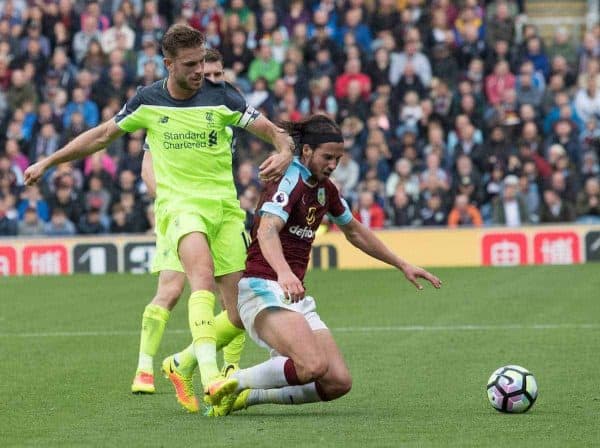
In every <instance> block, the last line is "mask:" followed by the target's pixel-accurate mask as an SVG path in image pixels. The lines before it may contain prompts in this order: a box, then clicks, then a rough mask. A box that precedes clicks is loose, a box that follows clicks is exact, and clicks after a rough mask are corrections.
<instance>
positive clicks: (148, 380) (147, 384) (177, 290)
mask: <svg viewBox="0 0 600 448" xmlns="http://www.w3.org/2000/svg"><path fill="white" fill-rule="evenodd" d="M184 285H185V275H184V274H183V273H181V272H177V271H161V272H160V274H159V277H158V287H157V291H156V294H155V296H154V298H153V299H152V301H151V302H150V303H149V304H148V305H147V306H146V308H145V310H144V314H143V316H142V331H141V334H140V351H139V357H138V366H137V369H136V374H135V377H134V379H133V383H132V385H131V391H132V392H133V393H146V394H148V393H154V391H155V387H154V366H153V361H154V356H155V355H156V353H157V351H158V348H159V346H160V342H161V340H162V336H163V333H164V330H165V327H166V324H167V321H168V319H169V314H170V310H171V309H173V307H174V306H175V304H176V303H177V300H178V299H179V296H180V295H181V293H182V291H183V287H184Z"/></svg>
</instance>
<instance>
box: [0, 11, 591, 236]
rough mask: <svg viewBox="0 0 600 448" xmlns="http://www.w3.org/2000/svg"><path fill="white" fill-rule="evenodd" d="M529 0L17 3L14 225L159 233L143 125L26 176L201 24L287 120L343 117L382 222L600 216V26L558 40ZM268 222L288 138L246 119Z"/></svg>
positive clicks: (8, 54)
mask: <svg viewBox="0 0 600 448" xmlns="http://www.w3.org/2000/svg"><path fill="white" fill-rule="evenodd" d="M522 3H523V2H518V1H512V0H494V1H478V0H458V1H451V0H429V1H428V0H345V1H340V0H322V1H318V0H312V1H311V0H291V1H283V0H195V1H194V0H171V1H161V0H150V1H144V0H91V1H90V0H85V1H82V0H0V128H1V132H0V235H4V236H5V235H17V234H18V235H28V236H29V235H71V234H101V233H134V232H136V233H137V232H152V228H153V225H154V212H153V207H152V201H151V198H149V197H148V195H147V192H146V188H145V185H144V184H143V182H142V180H141V177H140V172H141V163H142V158H143V154H144V134H143V133H141V132H137V133H134V134H130V135H127V136H125V137H123V138H122V139H119V140H118V141H116V142H114V143H113V144H111V145H110V147H109V148H107V150H106V151H102V152H99V153H96V154H94V155H93V156H90V157H89V158H87V159H86V160H84V161H81V162H74V163H68V164H63V165H61V166H59V167H57V168H56V169H54V170H51V171H50V172H49V173H48V174H47V176H46V177H45V178H44V179H43V182H41V183H40V184H39V185H37V186H31V187H24V186H23V171H24V170H25V168H26V167H27V166H28V165H29V164H30V163H32V162H35V161H36V160H39V159H40V158H42V157H45V156H47V155H48V154H51V153H52V152H54V151H56V150H57V149H58V148H59V147H61V146H62V145H63V144H65V143H66V142H68V141H69V140H71V139H72V138H73V137H75V136H76V135H78V134H80V133H81V132H83V131H85V130H86V129H89V128H90V127H93V126H95V125H97V124H98V123H99V122H101V121H103V120H107V119H110V118H111V117H113V116H114V115H115V114H116V113H117V112H118V110H119V109H120V108H121V107H122V105H123V104H124V103H125V101H126V100H127V99H128V98H129V97H131V96H132V95H133V93H134V92H135V89H136V87H137V86H139V85H149V84H151V83H153V82H154V81H156V80H158V79H160V78H162V77H164V76H165V74H166V73H165V69H164V67H163V63H162V56H161V53H160V40H161V37H162V35H163V33H164V32H165V30H166V28H167V27H168V26H169V25H170V24H172V23H175V22H185V23H188V24H189V25H191V26H193V27H195V28H197V29H199V30H201V31H202V32H203V33H204V34H205V36H206V41H207V46H209V47H212V48H216V49H218V50H220V52H221V53H222V55H223V58H224V65H225V68H226V78H227V79H228V80H229V81H230V82H232V83H233V84H234V85H236V86H237V87H238V88H239V89H240V90H241V91H242V92H243V93H244V95H245V96H246V98H247V100H248V102H249V104H251V105H252V106H254V107H255V108H257V109H259V110H261V111H262V112H263V113H264V114H265V115H267V116H268V117H269V118H270V119H271V120H273V121H275V122H277V121H280V120H292V121H294V120H300V119H302V118H303V117H305V116H307V115H309V114H314V113H325V114H328V115H330V116H331V117H334V118H335V120H336V121H337V122H338V123H339V125H340V126H341V129H342V132H343V135H344V145H345V147H346V150H347V151H346V153H345V155H344V157H343V158H342V160H341V162H340V165H339V167H338V169H337V170H336V172H335V173H334V176H333V180H334V182H335V183H336V185H337V186H338V187H339V189H340V191H341V192H342V194H343V196H344V197H345V198H346V200H347V201H348V203H349V204H350V206H351V208H352V210H353V213H354V215H355V216H356V218H357V219H359V220H360V221H362V222H363V223H364V224H365V225H367V226H369V227H371V228H374V229H378V228H387V227H392V226H451V227H455V226H480V225H507V226H519V225H525V224H530V223H549V222H576V221H577V222H588V223H598V222H600V184H599V182H600V174H599V173H600V168H599V164H598V156H599V155H600V128H599V127H598V123H597V121H598V119H599V118H600V26H594V27H593V28H592V29H590V30H587V31H586V32H585V33H584V34H583V35H582V36H574V35H572V34H571V33H570V31H569V30H568V29H567V28H563V27H557V28H556V31H555V34H554V36H553V39H552V41H544V40H543V39H542V38H541V36H540V35H539V32H538V30H537V29H536V27H535V26H532V25H530V24H527V23H526V22H523V20H521V19H522V17H523V13H524V12H526V11H524V10H523V7H524V5H523V4H522ZM235 137H236V138H235V142H236V143H235V145H234V148H233V150H234V173H235V178H236V186H237V189H238V193H239V196H240V203H241V205H242V207H243V208H244V209H246V210H247V212H248V216H249V217H251V215H252V213H253V210H254V207H255V205H256V200H257V198H258V194H259V191H260V183H259V181H258V177H257V167H258V165H259V164H260V163H261V162H262V161H263V160H264V159H265V158H266V157H268V155H269V152H270V150H271V148H269V147H268V146H267V145H265V144H264V143H262V142H261V141H260V140H258V139H256V138H254V137H251V136H250V135H249V134H247V133H245V132H243V131H242V132H238V131H236V132H235Z"/></svg>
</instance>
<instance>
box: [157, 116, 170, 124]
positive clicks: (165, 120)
mask: <svg viewBox="0 0 600 448" xmlns="http://www.w3.org/2000/svg"><path fill="white" fill-rule="evenodd" d="M168 121H169V117H167V116H166V115H163V116H162V117H160V118H159V119H158V122H159V123H166V122H168Z"/></svg>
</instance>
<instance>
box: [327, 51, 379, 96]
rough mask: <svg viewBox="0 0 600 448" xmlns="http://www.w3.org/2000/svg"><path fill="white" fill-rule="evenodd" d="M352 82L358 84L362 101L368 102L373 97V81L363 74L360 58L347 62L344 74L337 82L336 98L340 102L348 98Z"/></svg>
mask: <svg viewBox="0 0 600 448" xmlns="http://www.w3.org/2000/svg"><path fill="white" fill-rule="evenodd" d="M352 82H354V83H357V85H358V88H359V90H360V96H361V97H362V99H363V100H365V101H366V100H368V99H369V96H370V95H371V79H370V78H369V76H368V75H366V74H364V73H362V72H361V62H360V59H358V58H351V59H349V60H348V61H346V64H345V65H344V72H343V73H341V74H340V75H339V76H338V77H337V79H336V81H335V96H336V98H337V99H338V100H341V99H344V98H347V97H348V95H349V90H350V87H349V85H350V83H352Z"/></svg>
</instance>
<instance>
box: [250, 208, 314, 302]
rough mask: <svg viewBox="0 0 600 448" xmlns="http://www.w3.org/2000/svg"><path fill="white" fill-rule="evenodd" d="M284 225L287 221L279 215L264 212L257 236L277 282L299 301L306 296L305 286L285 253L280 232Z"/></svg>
mask: <svg viewBox="0 0 600 448" xmlns="http://www.w3.org/2000/svg"><path fill="white" fill-rule="evenodd" d="M284 226H285V222H284V220H283V219H281V218H280V217H279V216H277V215H274V214H271V213H267V212H264V213H263V214H262V216H261V218H260V224H259V225H258V230H257V232H256V238H257V239H258V244H259V246H260V250H261V252H262V254H263V256H264V257H265V260H267V262H268V263H269V265H270V266H271V267H272V268H273V270H274V271H275V273H276V274H277V283H279V284H280V285H281V287H282V288H283V290H284V291H285V292H286V294H288V297H289V298H290V299H291V301H292V302H298V301H300V300H301V299H302V298H303V297H304V286H302V282H301V281H300V280H299V279H298V277H296V276H295V275H294V273H293V272H292V268H290V265H289V264H288V262H287V261H286V259H285V256H284V255H283V246H282V245H281V239H280V238H279V232H281V229H283V227H284Z"/></svg>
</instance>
